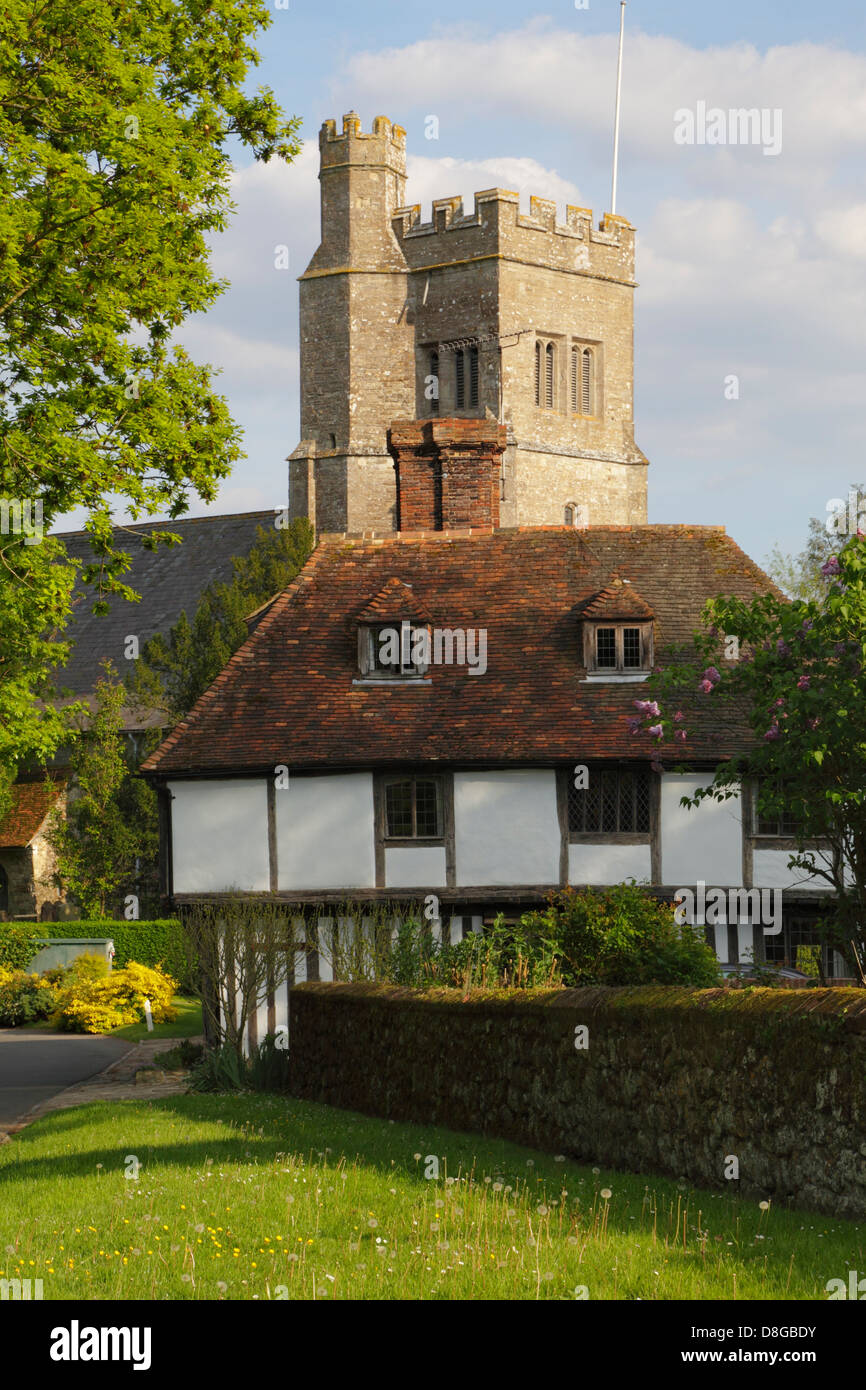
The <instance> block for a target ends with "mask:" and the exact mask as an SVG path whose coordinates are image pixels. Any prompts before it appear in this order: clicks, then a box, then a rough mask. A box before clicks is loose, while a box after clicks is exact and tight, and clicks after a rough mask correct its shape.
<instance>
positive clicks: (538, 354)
mask: <svg viewBox="0 0 866 1390" xmlns="http://www.w3.org/2000/svg"><path fill="white" fill-rule="evenodd" d="M535 404H536V405H537V406H540V407H541V408H542V409H543V410H553V408H554V406H555V404H556V344H555V343H552V342H548V341H546V340H545V339H542V338H539V339H537V340H536V343H535Z"/></svg>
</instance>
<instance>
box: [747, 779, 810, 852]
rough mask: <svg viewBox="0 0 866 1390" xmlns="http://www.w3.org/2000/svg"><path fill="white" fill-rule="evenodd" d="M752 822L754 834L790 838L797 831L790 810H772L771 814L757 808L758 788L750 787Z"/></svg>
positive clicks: (793, 816) (795, 821)
mask: <svg viewBox="0 0 866 1390" xmlns="http://www.w3.org/2000/svg"><path fill="white" fill-rule="evenodd" d="M752 824H753V825H754V827H755V834H756V835H767V836H771V837H773V838H776V839H786V840H792V839H794V837H795V836H796V835H797V833H798V829H799V826H798V823H797V817H796V815H794V814H793V813H792V812H791V811H788V810H784V809H783V810H781V811H774V812H772V813H771V814H767V813H766V812H764V813H762V812H760V811H759V810H758V788H757V786H753V787H752Z"/></svg>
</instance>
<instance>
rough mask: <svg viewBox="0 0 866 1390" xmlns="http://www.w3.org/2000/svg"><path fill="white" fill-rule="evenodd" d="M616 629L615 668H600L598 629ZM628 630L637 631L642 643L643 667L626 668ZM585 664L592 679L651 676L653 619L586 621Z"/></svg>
mask: <svg viewBox="0 0 866 1390" xmlns="http://www.w3.org/2000/svg"><path fill="white" fill-rule="evenodd" d="M609 628H612V629H613V630H614V634H615V635H614V643H615V651H616V665H615V666H600V665H599V664H598V659H597V652H598V639H597V634H598V631H599V629H609ZM626 628H628V629H629V630H633V629H636V630H637V631H638V633H639V634H640V636H639V641H640V664H639V665H638V666H626V665H625V654H624V646H625V640H624V633H625V630H626ZM583 664H584V666H585V667H586V671H587V675H591V676H610V677H611V678H613V677H617V676H632V677H634V676H648V675H649V674H650V672H651V671H652V666H653V623H652V620H651V619H642V620H641V621H639V622H635V621H633V620H629V619H611V620H605V619H599V620H598V621H596V620H594V619H587V620H586V621H585V622H584V624H583Z"/></svg>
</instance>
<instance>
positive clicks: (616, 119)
mask: <svg viewBox="0 0 866 1390" xmlns="http://www.w3.org/2000/svg"><path fill="white" fill-rule="evenodd" d="M625 5H626V0H620V7H619V57H618V58H617V64H616V113H615V115H614V118H613V178H612V180H611V189H610V210H611V214H614V213H615V212H616V175H617V167H618V165H619V105H620V96H621V93H622V42H623V35H624V33H625Z"/></svg>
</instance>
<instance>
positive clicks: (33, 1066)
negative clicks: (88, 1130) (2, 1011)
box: [0, 1028, 133, 1125]
mask: <svg viewBox="0 0 866 1390" xmlns="http://www.w3.org/2000/svg"><path fill="white" fill-rule="evenodd" d="M132 1046H133V1044H132V1043H129V1042H127V1041H125V1040H122V1039H120V1038H100V1037H91V1036H89V1035H88V1034H87V1033H44V1032H38V1031H32V1032H31V1031H28V1030H26V1029H25V1030H22V1029H20V1028H0V1125H9V1124H12V1123H13V1122H14V1121H16V1120H20V1119H22V1118H23V1117H24V1115H26V1114H27V1112H28V1110H32V1109H33V1107H34V1105H38V1104H39V1102H40V1101H43V1100H48V1098H49V1096H54V1095H56V1094H57V1092H58V1091H63V1090H65V1089H66V1087H67V1086H73V1085H74V1084H75V1082H77V1081H84V1080H86V1078H87V1077H88V1076H93V1075H95V1073H96V1072H99V1071H102V1070H103V1069H104V1068H105V1067H107V1066H108V1065H109V1063H110V1062H115V1061H117V1059H118V1057H122V1056H123V1054H124V1053H125V1052H128V1051H129V1050H130V1048H131V1047H132Z"/></svg>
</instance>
